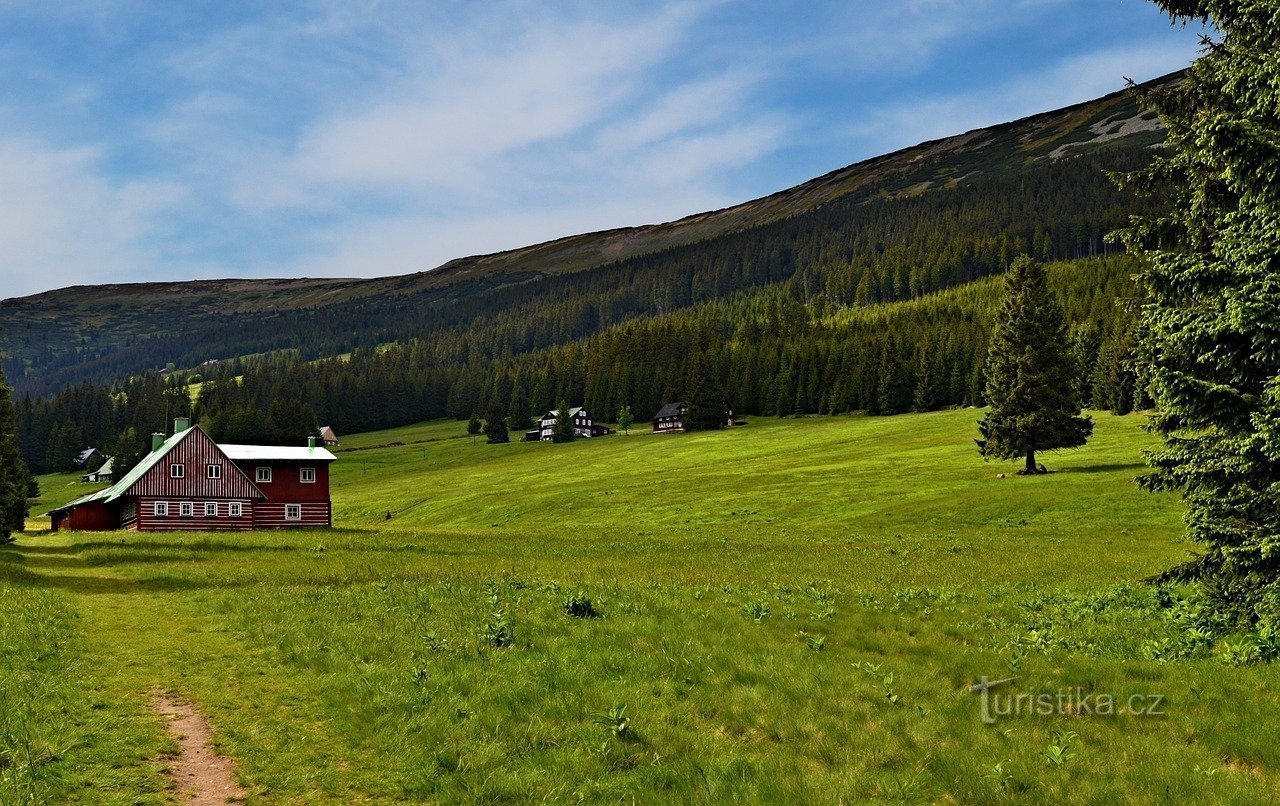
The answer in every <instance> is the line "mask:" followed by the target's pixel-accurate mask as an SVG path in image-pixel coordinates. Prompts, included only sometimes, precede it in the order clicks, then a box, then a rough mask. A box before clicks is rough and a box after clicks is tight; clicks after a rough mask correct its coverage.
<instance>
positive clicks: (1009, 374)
mask: <svg viewBox="0 0 1280 806" xmlns="http://www.w3.org/2000/svg"><path fill="white" fill-rule="evenodd" d="M1005 282H1006V286H1005V288H1006V297H1005V301H1004V304H1003V305H1002V306H1001V308H1000V312H999V314H998V315H997V317H996V326H995V331H994V332H993V333H992V334H991V346H990V352H989V353H988V358H987V371H986V376H987V391H986V397H987V403H988V404H989V405H990V406H991V409H990V410H989V411H988V412H987V414H986V415H985V416H984V417H983V418H982V420H981V421H980V422H979V423H978V431H979V432H980V433H981V434H982V438H981V439H979V440H977V442H978V448H979V451H980V452H981V453H982V455H983V456H984V457H987V458H993V459H1017V458H1025V460H1026V466H1025V469H1024V470H1023V471H1022V472H1023V473H1024V474H1032V473H1037V472H1039V470H1038V467H1039V466H1038V465H1037V464H1036V452H1037V451H1048V450H1057V449H1059V448H1078V447H1080V446H1081V445H1083V444H1084V443H1085V441H1086V440H1088V438H1089V435H1090V434H1092V433H1093V420H1091V419H1089V418H1088V417H1081V416H1080V399H1079V398H1078V397H1077V394H1076V380H1075V377H1074V374H1073V364H1072V361H1071V356H1070V355H1068V353H1067V338H1066V336H1067V333H1066V322H1065V319H1064V317H1063V313H1062V308H1061V306H1059V304H1058V302H1057V300H1056V299H1054V297H1053V295H1052V294H1051V293H1050V292H1049V284H1048V282H1047V279H1046V277H1045V272H1044V267H1043V266H1041V265H1040V264H1039V263H1037V262H1035V261H1034V260H1032V259H1031V258H1029V257H1027V256H1025V255H1023V256H1022V257H1019V258H1018V259H1016V260H1014V262H1013V265H1012V266H1011V267H1010V268H1009V273H1008V275H1007V276H1006V280H1005Z"/></svg>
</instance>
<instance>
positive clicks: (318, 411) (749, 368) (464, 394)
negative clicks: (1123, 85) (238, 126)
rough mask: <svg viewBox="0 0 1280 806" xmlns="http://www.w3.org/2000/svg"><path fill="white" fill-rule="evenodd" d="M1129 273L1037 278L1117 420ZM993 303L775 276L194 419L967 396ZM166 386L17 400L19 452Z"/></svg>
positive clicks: (148, 421)
mask: <svg viewBox="0 0 1280 806" xmlns="http://www.w3.org/2000/svg"><path fill="white" fill-rule="evenodd" d="M1133 270H1134V266H1133V263H1132V261H1131V260H1130V259H1128V258H1125V257H1119V256H1115V257H1110V258H1098V259H1094V260H1085V261H1076V262H1071V263H1062V264H1056V265H1054V266H1052V267H1051V273H1050V276H1051V280H1052V282H1053V286H1054V289H1055V291H1056V293H1057V294H1058V296H1059V298H1060V299H1061V300H1062V303H1063V305H1064V308H1065V309H1066V311H1067V314H1068V319H1069V321H1070V322H1071V323H1072V329H1071V339H1072V353H1073V355H1074V356H1075V357H1076V358H1075V360H1076V361H1077V362H1078V366H1079V377H1080V379H1081V385H1080V394H1081V397H1082V399H1083V400H1084V401H1086V402H1088V403H1091V404H1092V405H1094V406H1095V407H1099V408H1109V409H1113V410H1116V411H1121V412H1123V411H1128V410H1130V409H1131V408H1132V407H1133V406H1134V405H1135V399H1134V396H1135V390H1136V389H1137V388H1138V384H1137V382H1136V378H1135V373H1134V359H1133V354H1132V353H1133V350H1132V341H1133V339H1132V333H1131V330H1132V327H1131V316H1130V314H1129V313H1128V308H1127V307H1126V306H1125V305H1123V304H1120V302H1122V301H1123V300H1125V299H1126V298H1128V297H1130V296H1132V294H1133V293H1134V291H1133V287H1132V284H1131V282H1130V280H1129V276H1130V275H1131V274H1132V273H1133ZM998 301H999V283H998V280H997V279H996V278H989V279H986V280H981V281H976V282H972V283H968V284H965V285H963V286H959V287H957V288H953V289H950V290H947V291H943V292H938V293H934V294H931V295H927V296H924V297H921V298H919V299H915V300H911V301H906V302H893V303H881V304H876V305H869V306H855V307H845V306H840V305H836V304H834V303H832V302H831V301H830V300H829V299H828V298H827V297H825V296H822V295H818V296H813V295H810V296H809V297H808V302H806V293H805V289H804V288H803V284H802V283H801V282H797V281H794V280H793V281H789V282H785V283H776V284H773V285H770V286H767V287H765V288H762V289H757V290H754V291H749V292H740V293H738V294H736V295H734V296H732V297H729V298H724V299H717V300H714V301H711V302H705V303H702V304H700V305H695V306H692V307H688V308H685V309H682V310H678V311H675V312H672V313H668V314H664V315H660V316H651V317H645V318H635V319H632V320H629V321H626V322H624V323H621V324H618V325H614V326H612V327H609V328H606V329H605V330H603V331H602V332H600V333H597V334H595V335H591V336H588V337H586V338H582V339H578V340H575V341H573V342H570V343H567V344H561V345H555V346H552V347H547V348H543V349H534V350H529V351H525V352H516V351H514V350H508V351H505V352H504V353H502V354H498V355H486V354H485V350H483V349H477V350H474V351H460V350H449V349H441V347H440V345H439V343H438V342H437V341H436V340H419V341H415V342H409V343H405V344H398V345H390V346H386V347H383V348H380V349H357V350H356V351H354V352H353V353H352V354H350V356H348V357H344V358H329V359H324V360H319V361H308V360H305V359H304V358H303V357H301V356H299V355H298V354H296V353H290V354H281V355H273V356H264V357H257V358H252V359H244V360H239V361H233V362H224V364H222V365H219V367H218V368H217V369H216V370H215V371H214V372H213V374H210V375H205V376H204V377H203V385H202V389H201V394H200V397H199V402H198V404H196V405H195V406H194V409H195V411H194V414H195V416H196V417H197V418H198V419H199V421H200V422H201V424H202V425H203V426H204V427H205V428H206V430H208V431H210V433H211V434H212V435H213V436H214V437H215V438H216V439H219V440H221V441H229V442H273V441H283V442H285V443H288V444H300V443H301V442H302V440H303V439H305V435H306V434H307V433H308V432H309V430H310V429H313V428H314V427H315V425H316V424H317V423H320V424H330V425H333V426H334V427H335V428H336V429H337V430H338V431H339V433H347V432H353V431H367V430H375V429H380V428H388V427H394V426H399V425H405V424H409V423H414V422H419V421H422V420H426V419H435V418H441V417H454V418H458V419H465V418H467V417H469V416H471V415H472V414H475V413H477V412H485V411H488V410H490V409H491V408H493V407H495V406H496V407H498V408H500V409H502V410H503V411H504V412H506V414H507V415H508V419H509V421H510V424H511V426H512V427H513V428H525V427H527V426H528V425H529V424H530V422H531V421H532V419H533V418H534V417H536V416H537V415H539V414H541V413H542V412H544V411H546V410H547V409H549V408H551V407H553V406H554V405H555V404H556V403H557V401H560V400H567V401H570V402H571V403H574V404H577V403H582V404H583V405H586V406H587V407H588V409H589V410H590V411H591V412H592V413H593V415H594V416H595V417H596V418H597V419H602V420H611V419H612V418H613V417H614V416H615V415H616V413H617V412H618V410H619V409H620V408H621V407H623V406H630V407H631V410H632V412H633V413H634V414H635V416H636V417H637V419H638V420H639V419H647V418H649V417H651V416H652V415H653V414H654V413H655V412H656V411H657V409H658V408H660V407H661V406H662V405H663V404H664V403H666V402H670V401H672V400H676V399H679V398H682V397H686V396H687V394H688V392H689V390H690V389H691V388H692V387H693V386H695V385H696V384H699V383H703V384H709V385H710V386H711V387H712V388H714V389H716V390H718V394H721V395H722V396H723V398H724V400H725V402H726V403H728V404H729V405H731V406H732V407H733V408H734V410H735V411H737V412H740V413H744V414H748V415H756V416H760V415H764V416H792V415H804V414H831V413H842V412H850V411H867V412H870V413H875V414H893V413H898V412H905V411H927V410H932V409H937V408H942V407H947V406H955V405H979V404H981V403H982V397H981V396H982V389H983V378H982V369H983V364H984V361H985V358H986V341H987V338H988V335H989V333H990V329H991V323H992V317H993V315H994V311H995V309H996V306H997V305H998ZM179 383H180V382H178V381H175V380H171V381H169V382H167V383H166V382H163V381H160V380H159V378H158V377H157V376H155V375H150V376H148V377H147V378H144V379H135V380H133V381H131V382H129V383H127V384H123V385H120V386H117V387H114V388H111V389H107V388H100V387H94V386H92V385H89V384H85V385H82V386H79V387H76V388H74V389H70V390H66V391H64V392H63V393H61V394H59V395H57V396H55V397H53V398H51V399H48V400H43V401H34V400H32V399H30V398H28V399H24V400H23V401H20V403H19V404H18V420H19V429H20V432H21V434H22V447H23V453H24V455H25V456H26V458H27V461H28V462H29V463H30V464H31V465H32V466H33V467H38V468H41V469H42V470H44V471H50V470H55V469H59V470H60V469H65V466H64V464H61V463H65V462H66V461H69V459H68V452H72V453H73V452H74V451H72V450H71V448H70V447H69V446H71V445H80V446H83V445H85V444H95V445H99V446H101V445H110V444H111V441H112V440H113V439H116V438H117V435H118V434H119V433H120V432H121V431H123V430H124V429H127V428H132V429H134V430H135V431H136V433H138V434H146V433H150V432H151V431H154V430H160V429H163V427H164V424H165V423H166V422H168V420H169V419H171V417H172V416H175V415H176V414H179V413H186V411H187V408H188V402H187V401H188V398H187V392H186V388H185V387H184V386H181V385H179ZM1137 402H1139V403H1140V402H1141V401H1137ZM77 440H78V441H77Z"/></svg>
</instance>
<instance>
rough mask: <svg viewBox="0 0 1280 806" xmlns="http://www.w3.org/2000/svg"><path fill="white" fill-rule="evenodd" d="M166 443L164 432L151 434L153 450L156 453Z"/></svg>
mask: <svg viewBox="0 0 1280 806" xmlns="http://www.w3.org/2000/svg"><path fill="white" fill-rule="evenodd" d="M163 444H164V434H152V435H151V452H152V453H155V452H156V451H158V450H160V446H161V445H163Z"/></svg>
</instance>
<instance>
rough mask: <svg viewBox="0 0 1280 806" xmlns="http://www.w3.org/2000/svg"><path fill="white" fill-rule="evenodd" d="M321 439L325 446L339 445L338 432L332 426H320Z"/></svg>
mask: <svg viewBox="0 0 1280 806" xmlns="http://www.w3.org/2000/svg"><path fill="white" fill-rule="evenodd" d="M320 439H321V441H323V442H324V444H325V445H337V444H338V432H337V431H334V430H333V427H332V426H328V425H322V426H320Z"/></svg>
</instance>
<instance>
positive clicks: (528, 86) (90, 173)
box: [0, 0, 1201, 299]
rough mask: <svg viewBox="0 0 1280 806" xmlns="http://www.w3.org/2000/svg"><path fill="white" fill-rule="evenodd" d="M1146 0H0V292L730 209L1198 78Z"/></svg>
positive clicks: (411, 259)
mask: <svg viewBox="0 0 1280 806" xmlns="http://www.w3.org/2000/svg"><path fill="white" fill-rule="evenodd" d="M1200 34H1201V31H1200V30H1199V29H1198V28H1185V27H1181V26H1173V25H1171V24H1170V21H1169V19H1168V18H1167V17H1166V16H1164V15H1163V14H1162V13H1161V12H1160V11H1159V9H1158V8H1157V7H1156V6H1155V5H1154V4H1152V3H1150V2H1145V0H1143V1H1139V0H895V2H884V1H883V0H880V1H867V0H832V1H831V2H827V1H826V0H803V1H800V0H797V1H795V2H787V1H785V0H741V1H738V2H735V1H734V0H674V1H672V2H629V3H600V2H551V1H549V0H544V1H543V2H500V1H498V2H474V1H473V2H454V1H448V2H446V1H443V0H441V1H439V2H425V0H419V1H418V2H394V0H387V1H385V2H378V0H313V1H312V2H289V0H280V1H279V2H271V3H262V2H258V3H249V2H235V1H234V0H216V1H215V2H182V3H173V2H160V0H156V1H155V2H143V1H142V0H58V2H53V3H50V2H40V0H21V1H20V0H0V299H2V298H9V297H16V296H23V295H27V294H32V293H37V292H40V291H45V290H49V289H53V288H59V287H64V286H69V285H81V284H97V283H108V282H117V283H118V282H145V281H154V280H187V279H206V278H217V277H303V276H305V277H372V276H380V275H390V274H403V273H408V272H414V271H423V270H427V269H431V268H434V267H436V266H438V265H440V264H442V263H444V262H446V261H448V260H450V259H452V258H456V257H462V256H465V255H471V254H481V253H487V252H495V251H500V250H503V249H510V248H515V247H518V246H524V245H527V244H531V243H537V242H540V241H544V240H549V239H552V238H556V237H561V236H565V235H571V234H574V233H579V232H588V231H593V230H598V229H605V228H610V227H619V226H634V225H639V224H645V223H656V222H661V221H668V220H672V219H676V218H679V217H681V216H684V215H689V214H692V213H697V212H701V211H704V210H710V209H717V208H720V207H725V206H728V205H730V204H734V203H737V202H741V201H745V200H748V199H751V198H755V197H758V196H762V195H766V194H768V193H772V192H774V191H776V190H780V189H783V188H785V187H790V186H792V185H795V184H798V183H800V182H803V181H805V180H807V179H810V178H813V177H815V176H818V175H821V174H823V173H826V172H828V171H831V170H834V169H836V168H839V167H842V166H844V165H848V164H850V163H853V162H857V161H859V160H861V159H865V158H868V157H872V156H876V155H879V154H882V153H886V152H888V151H892V150H895V149H898V148H902V147H905V146H909V145H914V144H915V143H918V142H920V141H923V140H927V139H932V138H937V137H943V136H947V135H951V134H958V133H961V132H963V131H966V130H969V129H973V128H977V127H980V126H986V125H992V124H996V123H1001V122H1005V121H1008V120H1013V119H1016V118H1019V117H1023V116H1026V115H1030V114H1034V113H1036V112H1041V111H1046V110H1049V109H1054V108H1058V107H1061V106H1065V105H1068V104H1072V103H1077V102H1080V101H1085V100H1089V99H1091V98H1095V97H1098V96H1100V95H1104V94H1106V93H1108V92H1113V91H1115V90H1118V89H1121V88H1123V87H1124V85H1125V79H1126V78H1132V79H1134V80H1136V81H1144V80H1147V79H1151V78H1155V77H1157V76H1160V75H1164V74H1166V73H1169V72H1172V71H1174V70H1178V69H1180V68H1182V67H1185V66H1186V65H1187V64H1189V63H1190V62H1191V61H1192V60H1193V59H1194V58H1195V56H1196V54H1197V52H1198V49H1199V36H1200Z"/></svg>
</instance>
